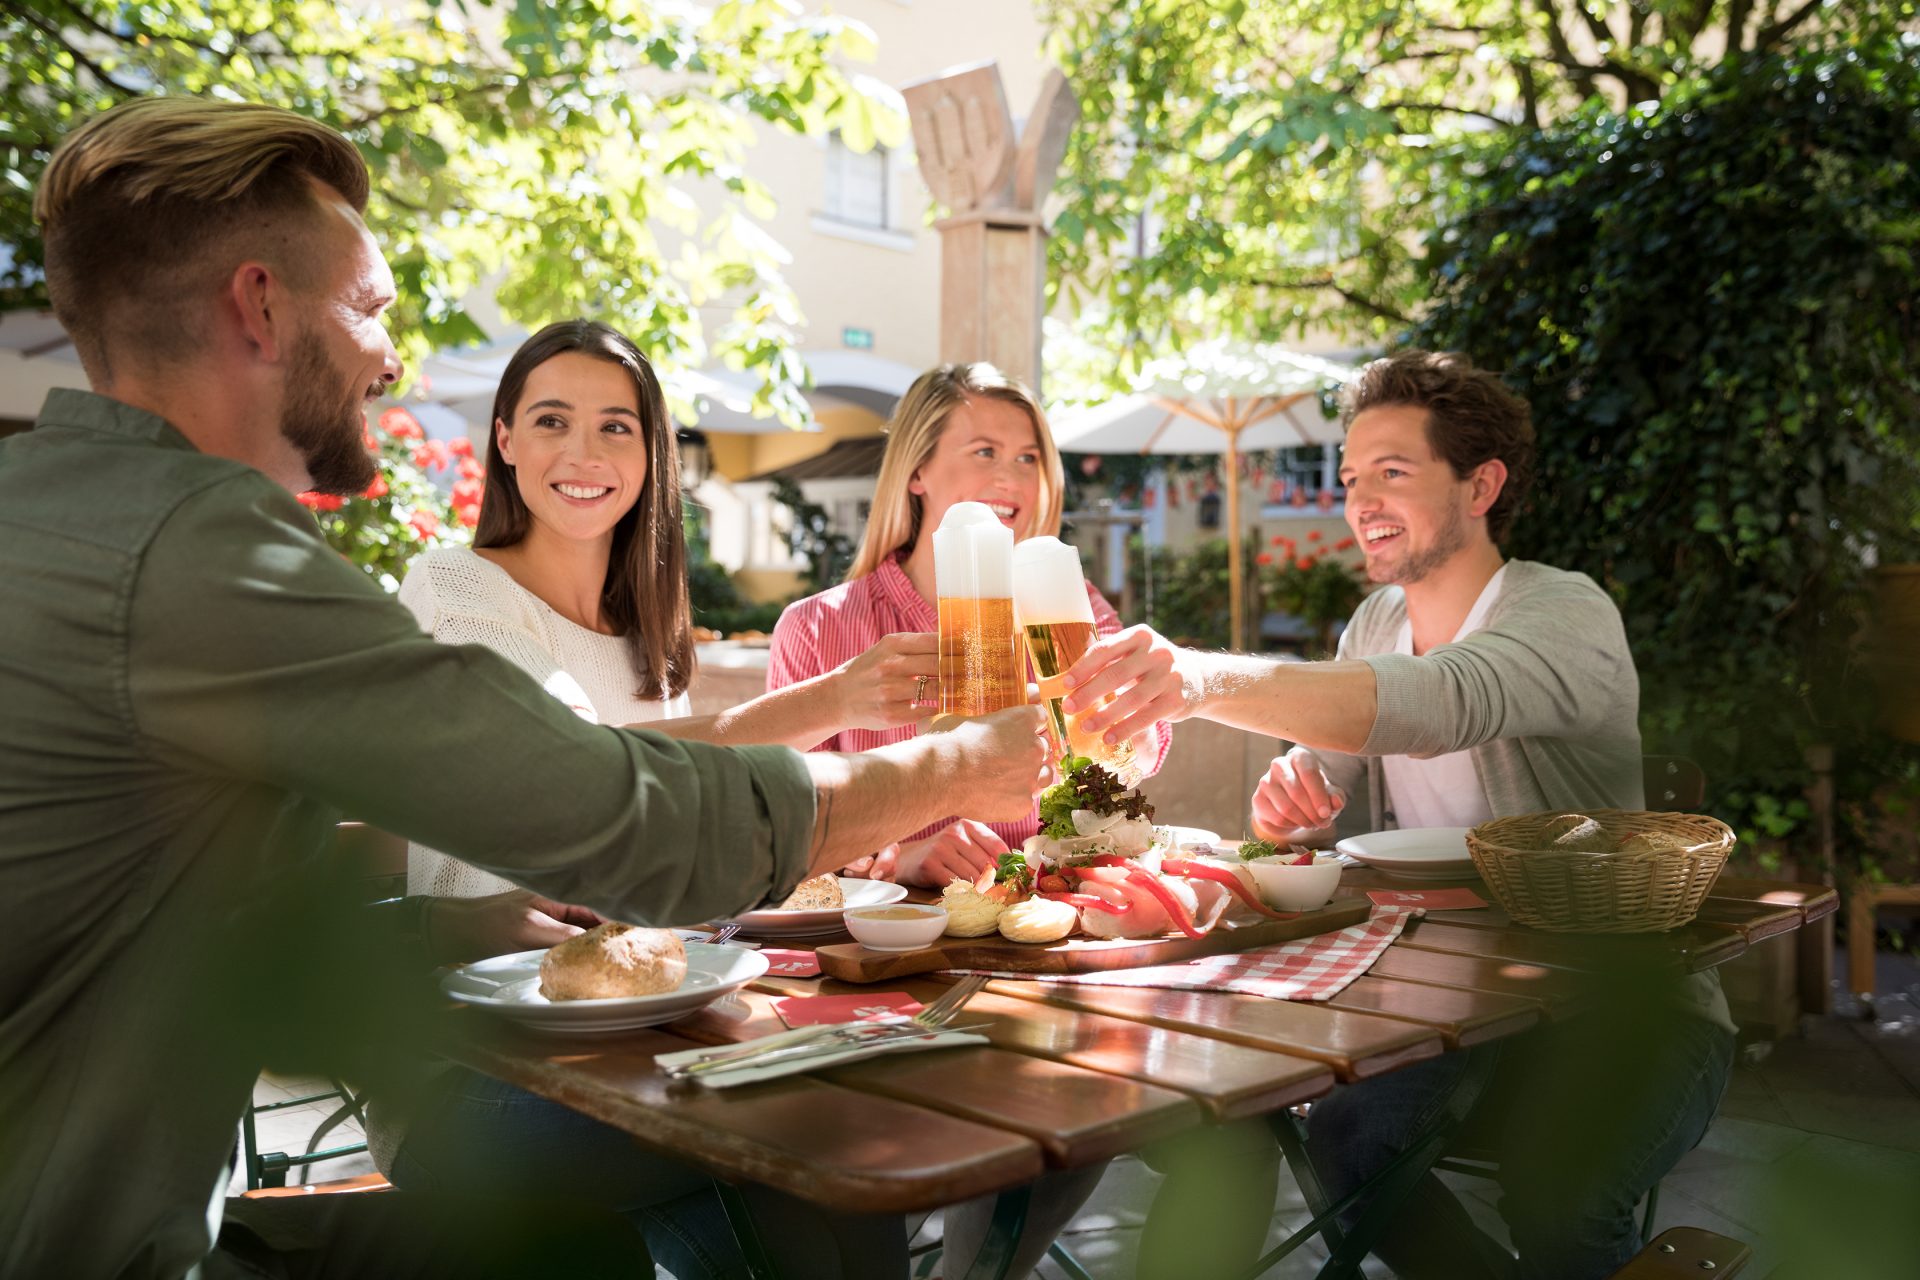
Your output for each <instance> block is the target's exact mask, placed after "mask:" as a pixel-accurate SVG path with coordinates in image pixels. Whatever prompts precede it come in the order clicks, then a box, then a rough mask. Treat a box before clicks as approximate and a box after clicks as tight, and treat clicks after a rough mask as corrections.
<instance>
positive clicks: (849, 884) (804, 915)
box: [723, 876, 907, 938]
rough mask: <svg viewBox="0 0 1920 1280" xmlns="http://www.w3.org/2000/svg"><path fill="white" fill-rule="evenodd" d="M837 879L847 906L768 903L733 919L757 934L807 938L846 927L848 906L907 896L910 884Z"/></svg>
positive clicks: (873, 904)
mask: <svg viewBox="0 0 1920 1280" xmlns="http://www.w3.org/2000/svg"><path fill="white" fill-rule="evenodd" d="M834 879H835V880H838V881H839V882H840V896H841V897H842V898H843V899H845V902H846V905H845V906H839V907H827V908H825V909H822V910H812V911H782V910H780V909H778V908H775V907H768V908H766V909H764V910H761V911H746V912H742V913H741V914H740V915H737V916H735V917H733V919H734V921H735V922H736V923H738V924H739V926H740V928H741V930H742V931H743V932H746V933H752V934H758V935H759V936H760V937H762V938H805V937H811V936H812V935H814V934H816V933H838V932H840V931H841V930H842V929H844V928H846V924H845V922H843V921H842V920H841V919H840V915H841V913H842V912H844V911H845V910H846V909H847V907H882V906H885V905H886V904H887V903H889V902H898V901H900V900H901V899H902V898H904V897H906V896H907V886H905V885H903V884H894V883H893V882H892V881H891V880H858V879H855V878H853V877H851V876H835V877H834ZM723 923H724V922H723Z"/></svg>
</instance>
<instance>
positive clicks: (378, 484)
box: [360, 472, 387, 498]
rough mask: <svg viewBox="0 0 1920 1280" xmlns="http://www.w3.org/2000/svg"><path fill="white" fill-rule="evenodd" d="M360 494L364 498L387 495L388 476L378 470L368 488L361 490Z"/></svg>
mask: <svg viewBox="0 0 1920 1280" xmlns="http://www.w3.org/2000/svg"><path fill="white" fill-rule="evenodd" d="M360 496H361V497H363V498H384V497H386V496H387V478H386V477H385V476H383V475H380V474H379V473H377V472H376V473H375V474H374V477H373V483H372V484H370V485H368V486H367V487H366V489H365V490H363V491H362V492H361V494H360Z"/></svg>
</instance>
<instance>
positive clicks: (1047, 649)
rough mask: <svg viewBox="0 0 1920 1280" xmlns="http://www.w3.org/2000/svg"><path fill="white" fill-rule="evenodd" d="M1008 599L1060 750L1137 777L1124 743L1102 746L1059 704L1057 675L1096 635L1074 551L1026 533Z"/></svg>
mask: <svg viewBox="0 0 1920 1280" xmlns="http://www.w3.org/2000/svg"><path fill="white" fill-rule="evenodd" d="M1013 558H1014V568H1015V578H1014V599H1015V602H1016V603H1017V604H1018V606H1019V610H1020V624H1021V631H1022V632H1023V633H1024V634H1025V636H1026V638H1027V652H1028V654H1029V655H1031V656H1032V658H1033V668H1034V671H1035V672H1036V673H1037V674H1038V675H1039V677H1040V685H1041V693H1042V696H1043V697H1045V698H1046V703H1047V716H1048V719H1049V720H1050V722H1051V723H1052V725H1053V733H1054V737H1055V739H1057V740H1058V742H1059V743H1060V749H1061V750H1062V751H1070V752H1072V753H1073V754H1074V755H1077V756H1086V757H1087V758H1088V759H1090V760H1092V761H1093V762H1094V763H1096V764H1098V765H1099V766H1100V767H1102V768H1103V769H1106V770H1108V771H1110V772H1112V773H1113V774H1115V775H1116V776H1118V777H1119V778H1120V780H1121V781H1122V782H1124V783H1126V784H1127V785H1128V786H1132V785H1133V784H1134V783H1136V782H1138V781H1139V780H1140V764H1139V761H1138V760H1136V759H1135V758H1134V752H1133V746H1132V744H1130V743H1125V742H1122V743H1119V744H1117V745H1115V746H1108V745H1107V743H1106V742H1105V740H1104V739H1102V738H1100V737H1097V736H1094V735H1090V734H1086V733H1082V732H1081V731H1080V728H1079V720H1080V717H1079V716H1074V715H1068V714H1067V713H1066V711H1065V710H1064V709H1063V708H1062V707H1061V705H1060V698H1061V696H1062V691H1061V690H1060V689H1059V687H1058V685H1057V684H1056V683H1055V681H1056V679H1057V677H1059V676H1060V675H1061V674H1063V673H1064V672H1066V671H1067V670H1068V669H1069V668H1070V667H1072V666H1073V664H1074V663H1076V662H1078V661H1080V659H1081V658H1082V657H1084V656H1086V652H1087V650H1088V649H1091V648H1092V647H1093V642H1094V640H1095V639H1097V638H1098V636H1097V634H1096V632H1095V631H1094V626H1093V604H1092V602H1091V600H1090V599H1089V598H1088V596H1087V583H1086V578H1085V577H1084V576H1083V575H1082V573H1081V570H1080V553H1079V552H1077V551H1075V550H1074V549H1073V548H1072V547H1070V546H1068V545H1067V544H1066V543H1064V542H1061V541H1060V540H1059V539H1058V538H1050V537H1039V538H1029V539H1028V540H1027V541H1025V542H1023V543H1021V544H1020V545H1019V546H1018V547H1016V548H1014V553H1013Z"/></svg>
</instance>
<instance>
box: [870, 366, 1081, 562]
mask: <svg viewBox="0 0 1920 1280" xmlns="http://www.w3.org/2000/svg"><path fill="white" fill-rule="evenodd" d="M969 399H975V400H1000V401H1004V402H1005V403H1007V404H1010V405H1014V406H1016V407H1017V408H1019V409H1020V410H1022V411H1023V412H1024V413H1025V414H1026V415H1027V417H1028V418H1030V419H1032V420H1033V438H1034V440H1035V441H1036V442H1037V444H1038V446H1039V449H1040V506H1039V509H1038V510H1037V511H1035V512H1034V518H1033V524H1032V525H1031V526H1029V528H1028V530H1027V536H1028V537H1030V538H1038V537H1043V536H1044V537H1058V536H1059V535H1060V501H1061V491H1062V490H1063V489H1064V488H1065V487H1066V482H1065V479H1064V478H1063V476H1062V473H1061V470H1060V450H1059V449H1057V448H1055V447H1054V443H1053V432H1052V430H1050V429H1049V428H1048V426H1047V415H1046V414H1045V413H1044V412H1042V411H1041V408H1040V402H1039V401H1038V400H1035V399H1034V398H1033V392H1031V391H1029V390H1027V388H1026V387H1025V386H1023V385H1022V384H1021V383H1020V382H1019V381H1018V380H1016V379H1014V378H1010V377H1008V376H1007V375H1006V374H1004V373H1002V372H1000V370H999V369H997V368H995V367H994V366H993V365H990V364H987V363H986V362H985V361H976V362H975V363H973V364H943V365H936V366H934V367H933V368H931V369H929V370H927V371H926V372H925V373H923V374H921V375H920V376H919V377H917V378H915V379H914V380H913V385H912V386H910V387H908V388H907V394H906V395H904V396H901V397H900V403H899V404H898V405H896V406H894V410H893V417H892V418H891V419H889V420H888V422H887V448H886V452H885V453H883V454H882V455H881V456H880V478H879V480H878V481H877V482H875V484H874V491H873V506H872V508H871V509H870V510H869V512H868V514H867V531H866V533H865V534H864V535H863V536H862V537H861V539H860V550H859V551H858V552H856V553H855V554H854V557H853V567H852V568H850V569H849V570H847V581H848V582H852V581H853V580H854V579H855V578H864V577H866V576H867V575H868V574H870V573H872V572H874V571H875V570H877V569H878V568H879V567H880V566H881V565H882V564H883V563H885V562H886V559H887V557H888V556H891V555H892V554H893V553H894V552H896V551H910V550H912V549H913V546H914V544H915V543H917V542H918V541H919V540H920V522H921V516H922V512H924V511H925V509H926V508H925V504H924V503H923V502H922V501H921V499H920V496H919V495H918V494H915V493H912V492H910V491H909V489H908V487H907V486H908V483H909V482H910V481H911V480H912V479H913V476H914V473H915V472H917V471H919V470H920V468H922V467H924V466H926V465H927V459H928V458H931V457H932V456H933V450H934V446H935V445H937V444H939V443H940V433H941V432H942V431H944V430H946V427H947V417H948V415H950V414H951V413H952V412H953V411H954V410H955V409H958V408H959V407H960V406H961V405H963V404H965V403H966V402H967V401H968V400H969Z"/></svg>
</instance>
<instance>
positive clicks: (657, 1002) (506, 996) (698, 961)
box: [440, 935, 767, 1036]
mask: <svg viewBox="0 0 1920 1280" xmlns="http://www.w3.org/2000/svg"><path fill="white" fill-rule="evenodd" d="M683 936H684V935H683ZM686 945H687V976H686V980H685V981H683V982H682V983H681V984H680V985H679V987H677V988H676V989H674V990H672V991H663V992H661V993H660V994H659V995H652V996H627V997H622V998H619V999H612V1000H549V999H547V998H546V997H545V996H543V995H541V994H540V958H541V957H542V956H544V955H546V954H547V953H546V951H545V950H544V949H542V950H535V951H516V952H514V953H513V954H512V955H507V956H494V957H493V958H492V959H490V960H480V961H476V962H475V963H473V964H469V965H462V966H461V967H460V968H458V969H455V970H454V971H453V972H451V973H449V974H447V975H446V976H445V977H444V978H442V979H441V980H440V989H441V990H442V991H444V992H446V993H447V994H448V995H450V996H452V997H453V998H454V999H455V1000H459V1001H461V1002H462V1003H464V1004H470V1005H473V1006H474V1007H475V1008H480V1009H486V1010H487V1011H488V1012H490V1013H496V1014H498V1015H500V1016H501V1017H503V1018H509V1019H511V1020H512V1021H514V1022H518V1023H521V1024H522V1025H524V1026H528V1027H534V1028H537V1029H539V1030H541V1031H545V1032H548V1033H550V1034H555V1035H572V1036H590V1035H600V1034H602V1033H604V1032H608V1031H632V1030H634V1029H635V1028H637V1027H651V1026H654V1025H656V1024H658V1023H662V1022H671V1021H673V1020H674V1019H675V1018H683V1017H685V1016H686V1015H688V1014H690V1013H693V1012H694V1011H695V1010H698V1009H703V1008H705V1007H706V1006H707V1005H710V1004H712V1003H713V1002H714V1001H715V1000H718V999H720V998H721V997H722V996H726V995H729V994H731V993H732V992H734V991H737V990H739V989H740V988H741V987H744V986H746V985H747V984H748V983H749V982H752V981H753V980H754V979H755V978H758V977H759V976H760V975H762V974H764V973H765V972H766V971H767V958H766V957H765V956H763V955H761V954H760V953H759V952H757V951H749V950H747V949H746V948H745V947H729V946H718V947H716V946H713V945H711V944H709V943H705V942H689V943H687V944H686Z"/></svg>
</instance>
